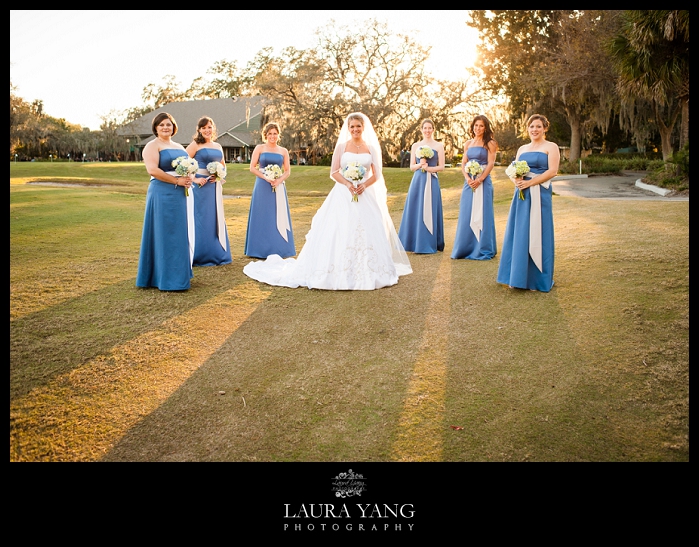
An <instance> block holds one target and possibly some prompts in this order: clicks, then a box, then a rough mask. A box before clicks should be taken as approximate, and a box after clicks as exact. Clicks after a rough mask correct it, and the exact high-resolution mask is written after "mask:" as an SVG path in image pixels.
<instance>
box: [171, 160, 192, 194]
mask: <svg viewBox="0 0 699 547" xmlns="http://www.w3.org/2000/svg"><path fill="white" fill-rule="evenodd" d="M172 166H173V167H174V168H175V173H177V174H178V175H179V176H181V177H186V176H188V175H193V174H194V173H196V172H197V171H199V162H197V160H195V159H194V158H190V157H189V156H180V157H179V158H175V159H174V160H172ZM184 195H185V196H189V188H187V187H186V186H185V187H184Z"/></svg>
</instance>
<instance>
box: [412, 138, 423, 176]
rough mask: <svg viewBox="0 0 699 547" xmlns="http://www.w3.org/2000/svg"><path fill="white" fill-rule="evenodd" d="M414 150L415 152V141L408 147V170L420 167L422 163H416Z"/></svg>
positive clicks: (415, 169)
mask: <svg viewBox="0 0 699 547" xmlns="http://www.w3.org/2000/svg"><path fill="white" fill-rule="evenodd" d="M416 152H417V143H415V144H413V145H412V146H411V147H410V170H411V171H413V172H415V171H417V170H418V169H421V168H422V163H417V156H416V155H415V153H416Z"/></svg>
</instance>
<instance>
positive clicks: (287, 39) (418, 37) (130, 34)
mask: <svg viewBox="0 0 699 547" xmlns="http://www.w3.org/2000/svg"><path fill="white" fill-rule="evenodd" d="M190 15H191V17H192V22H191V25H192V28H191V29H188V28H186V25H187V24H189V23H188V21H187V17H189V16H190ZM369 19H376V20H378V21H380V22H384V23H386V24H387V26H388V29H389V31H391V32H395V33H402V34H410V35H411V36H413V38H414V39H415V41H416V42H417V43H419V44H421V45H423V46H425V47H428V46H431V48H432V49H431V55H430V59H429V60H428V62H427V64H426V67H425V68H426V70H427V71H428V72H430V73H432V75H433V76H435V77H436V78H440V79H458V78H459V71H460V70H465V69H466V67H468V66H471V64H472V63H473V59H474V55H475V44H476V42H477V39H478V38H477V33H476V31H475V30H474V29H471V28H469V27H467V26H466V22H465V21H466V11H465V10H429V11H428V12H427V17H426V16H425V14H423V13H420V12H419V11H417V10H397V11H393V10H362V11H358V10H269V11H268V12H265V11H261V10H208V11H207V13H201V12H196V11H191V12H190V11H187V10H172V11H162V10H92V11H90V10H87V11H85V10H10V82H11V84H12V85H13V86H15V93H16V94H17V95H18V96H19V97H21V98H23V99H24V100H26V101H28V102H32V101H34V100H41V101H43V105H44V113H45V114H47V115H49V116H52V117H54V118H64V119H65V120H66V121H67V122H69V123H72V124H79V125H82V126H83V127H89V128H90V129H93V130H96V129H99V126H100V124H101V116H108V115H109V114H110V113H113V112H121V111H123V110H126V109H128V108H132V107H137V106H141V105H142V104H143V99H142V98H141V95H142V93H143V89H144V88H145V87H146V86H147V85H148V84H151V83H152V84H156V85H159V84H161V83H162V82H163V78H165V76H168V75H173V76H175V78H176V80H177V81H178V82H179V84H180V89H182V90H185V89H187V88H188V87H189V85H190V84H191V83H192V82H193V81H194V79H196V78H198V77H203V78H205V79H208V78H209V77H210V76H209V75H207V70H208V69H209V68H211V67H212V66H213V65H214V64H215V63H216V62H218V61H222V60H228V61H235V62H236V64H237V66H238V68H240V69H242V68H245V66H246V65H247V63H248V62H249V61H251V60H252V59H253V58H254V57H255V55H256V54H257V53H258V52H259V51H260V50H261V49H262V48H265V47H271V48H273V51H274V53H275V54H278V53H281V50H282V49H284V48H285V47H287V46H294V47H296V48H297V49H305V48H308V47H313V46H314V45H315V38H316V37H315V31H316V30H317V29H319V28H325V27H326V26H327V25H328V24H330V22H331V20H334V21H335V24H337V25H338V26H344V25H345V24H348V25H350V24H353V23H359V22H362V21H367V20H369ZM207 23H208V26H207ZM219 29H220V30H219ZM224 29H225V30H224Z"/></svg>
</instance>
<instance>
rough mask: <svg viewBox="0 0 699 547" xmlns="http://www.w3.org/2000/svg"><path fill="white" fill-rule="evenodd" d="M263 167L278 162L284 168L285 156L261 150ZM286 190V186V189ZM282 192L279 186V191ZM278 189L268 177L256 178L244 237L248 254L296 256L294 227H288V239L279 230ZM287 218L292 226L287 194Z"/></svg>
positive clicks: (256, 255)
mask: <svg viewBox="0 0 699 547" xmlns="http://www.w3.org/2000/svg"><path fill="white" fill-rule="evenodd" d="M259 162H260V170H262V169H264V168H265V167H266V166H268V165H272V164H275V163H276V164H277V165H279V167H282V165H283V163H284V156H282V155H281V154H276V153H272V152H262V153H261V154H260V157H259ZM284 190H285V189H284ZM280 191H282V188H281V185H280V188H277V192H280ZM277 192H272V187H271V186H270V185H269V183H268V182H267V181H266V180H265V179H261V178H260V177H256V178H255V186H254V188H253V189H252V199H251V200H250V213H249V215H248V231H247V234H246V236H245V256H249V257H252V258H267V257H268V256H269V255H274V254H276V255H279V256H281V257H282V258H287V257H290V256H295V255H296V247H295V245H294V232H293V229H289V230H286V233H287V237H288V241H287V240H285V239H284V238H283V237H282V235H281V234H280V233H279V230H278V229H277ZM285 200H286V210H287V217H288V221H289V224H288V225H289V227H291V215H290V213H289V199H288V197H286V196H285Z"/></svg>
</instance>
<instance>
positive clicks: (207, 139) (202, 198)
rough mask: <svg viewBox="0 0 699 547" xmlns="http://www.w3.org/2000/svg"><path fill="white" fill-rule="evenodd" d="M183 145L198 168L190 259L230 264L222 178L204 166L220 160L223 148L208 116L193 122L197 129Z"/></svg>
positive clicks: (200, 263)
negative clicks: (192, 246) (192, 252)
mask: <svg viewBox="0 0 699 547" xmlns="http://www.w3.org/2000/svg"><path fill="white" fill-rule="evenodd" d="M192 138H193V140H192V142H191V143H189V145H188V146H187V149H186V150H187V153H188V154H189V156H190V157H192V158H194V159H195V160H197V163H198V164H199V172H198V173H197V174H196V179H195V182H196V184H195V185H193V194H194V236H195V237H194V260H193V262H192V265H193V266H219V265H221V264H230V263H231V261H232V259H231V247H230V244H229V241H228V230H227V228H226V218H225V216H224V212H223V189H222V185H223V184H224V183H225V182H226V179H222V180H220V181H217V180H216V177H215V176H213V175H212V174H211V173H209V171H207V169H206V166H207V165H208V164H209V163H211V162H219V163H221V164H222V165H223V167H224V168H225V167H226V163H225V162H224V161H223V148H222V147H221V145H220V144H219V143H217V142H215V141H216V138H217V134H216V124H215V123H214V121H213V120H212V119H211V118H209V117H208V116H203V117H202V118H200V119H199V121H198V122H197V131H196V133H195V134H194V136H193V137H192Z"/></svg>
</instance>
